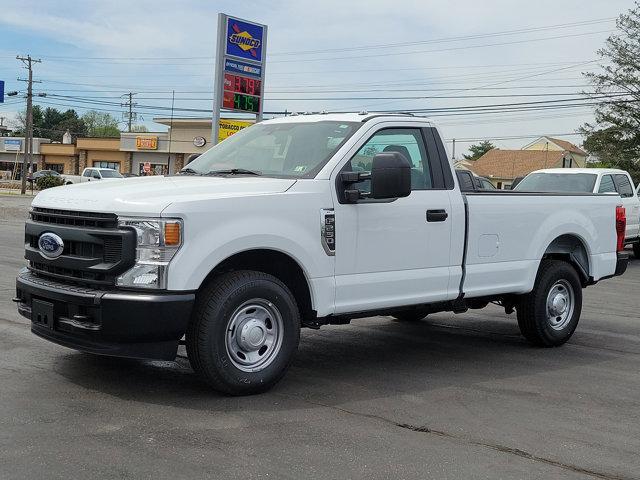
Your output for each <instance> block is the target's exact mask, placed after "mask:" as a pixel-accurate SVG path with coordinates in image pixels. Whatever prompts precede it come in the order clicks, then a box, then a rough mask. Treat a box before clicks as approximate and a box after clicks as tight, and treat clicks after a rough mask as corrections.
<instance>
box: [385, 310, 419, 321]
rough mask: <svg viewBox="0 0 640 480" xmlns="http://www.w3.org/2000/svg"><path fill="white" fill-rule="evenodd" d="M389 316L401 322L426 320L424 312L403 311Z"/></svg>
mask: <svg viewBox="0 0 640 480" xmlns="http://www.w3.org/2000/svg"><path fill="white" fill-rule="evenodd" d="M391 316H392V317H393V318H395V319H396V320H399V321H401V322H418V321H420V320H422V319H424V318H426V316H427V312H425V311H424V310H404V311H400V312H396V313H394V314H393V315H391Z"/></svg>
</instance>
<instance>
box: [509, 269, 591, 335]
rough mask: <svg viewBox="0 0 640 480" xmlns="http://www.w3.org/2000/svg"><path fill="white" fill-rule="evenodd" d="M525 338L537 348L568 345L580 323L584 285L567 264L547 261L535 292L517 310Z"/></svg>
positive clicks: (539, 275)
mask: <svg viewBox="0 0 640 480" xmlns="http://www.w3.org/2000/svg"><path fill="white" fill-rule="evenodd" d="M516 309H517V316H518V326H519V327H520V332H522V335H523V336H524V337H525V338H526V339H527V340H529V342H531V343H533V344H534V345H539V346H544V347H555V346H558V345H562V344H563V343H565V342H566V341H567V340H569V338H571V335H573V332H574V331H575V329H576V327H577V326H578V321H579V320H580V313H581V311H582V285H581V284H580V278H579V277H578V274H577V272H576V270H575V269H574V268H573V266H571V265H570V264H569V263H567V262H563V261H560V260H544V261H543V262H542V263H541V265H540V269H539V270H538V275H537V277H536V283H535V286H534V288H533V291H532V292H531V293H529V294H527V295H523V296H522V298H521V299H520V301H519V303H518V305H517V306H516Z"/></svg>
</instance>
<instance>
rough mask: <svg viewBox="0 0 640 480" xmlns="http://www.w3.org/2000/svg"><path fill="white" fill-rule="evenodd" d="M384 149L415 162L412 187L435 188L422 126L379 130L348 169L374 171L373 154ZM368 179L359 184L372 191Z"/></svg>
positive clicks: (412, 162)
mask: <svg viewBox="0 0 640 480" xmlns="http://www.w3.org/2000/svg"><path fill="white" fill-rule="evenodd" d="M382 152H398V153H401V154H402V155H404V156H405V158H406V159H407V160H408V161H409V163H410V164H411V190H426V189H430V188H432V185H433V183H432V177H431V168H430V165H429V159H428V158H427V152H426V148H425V145H424V141H423V139H422V133H421V132H420V129H418V128H389V129H385V130H380V131H379V132H377V133H375V134H374V135H373V136H372V137H371V138H370V139H369V140H368V141H367V143H365V144H364V145H363V146H362V147H361V148H360V150H358V152H357V153H356V154H355V155H354V156H353V157H352V158H351V160H350V161H349V162H348V163H347V164H346V165H345V167H344V171H354V172H370V171H371V163H372V162H373V157H374V156H375V155H376V154H378V153H382ZM369 186H370V183H369V181H368V180H366V181H363V182H359V183H357V184H355V187H356V188H358V189H359V190H362V191H368V189H369Z"/></svg>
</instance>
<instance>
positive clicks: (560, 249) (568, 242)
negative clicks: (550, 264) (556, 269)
mask: <svg viewBox="0 0 640 480" xmlns="http://www.w3.org/2000/svg"><path fill="white" fill-rule="evenodd" d="M542 258H543V259H545V258H556V259H558V260H564V261H566V262H569V263H570V264H572V265H573V266H574V267H575V268H576V270H577V272H578V274H579V275H580V279H581V280H582V283H583V285H586V284H588V283H589V277H590V276H589V254H588V253H587V248H586V247H585V245H584V243H583V242H582V240H581V239H580V238H578V237H577V236H575V235H571V234H567V235H560V236H559V237H558V238H556V239H555V240H554V241H553V242H551V244H550V245H549V246H548V247H547V250H546V251H545V252H544V255H543V256H542Z"/></svg>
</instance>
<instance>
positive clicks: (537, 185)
mask: <svg viewBox="0 0 640 480" xmlns="http://www.w3.org/2000/svg"><path fill="white" fill-rule="evenodd" d="M596 178H597V175H595V174H593V173H531V174H529V175H527V176H526V177H525V178H524V179H523V180H522V181H521V182H520V183H518V185H516V188H514V190H518V191H523V192H589V193H590V192H593V187H594V185H595V184H596Z"/></svg>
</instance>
